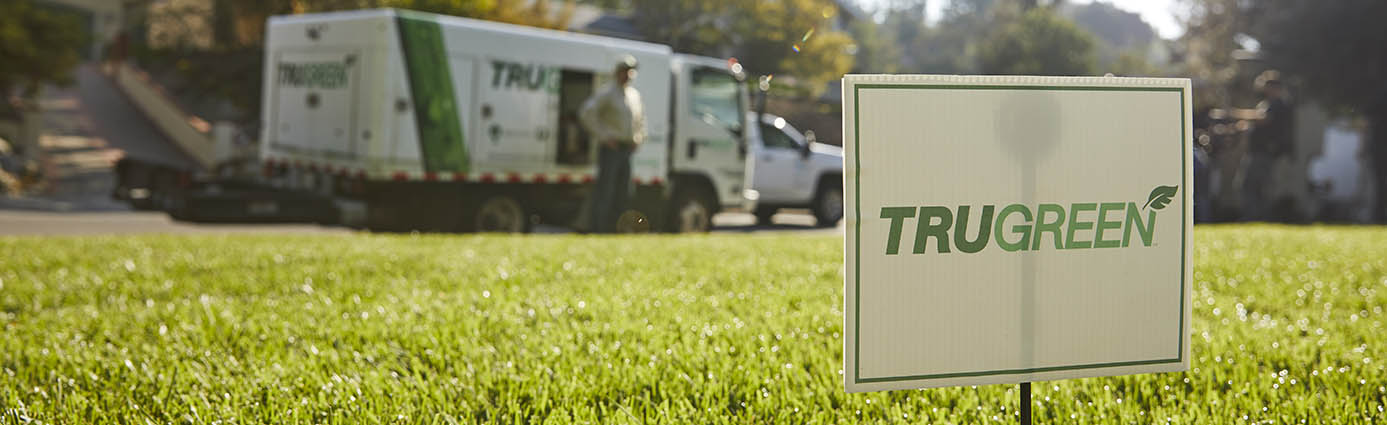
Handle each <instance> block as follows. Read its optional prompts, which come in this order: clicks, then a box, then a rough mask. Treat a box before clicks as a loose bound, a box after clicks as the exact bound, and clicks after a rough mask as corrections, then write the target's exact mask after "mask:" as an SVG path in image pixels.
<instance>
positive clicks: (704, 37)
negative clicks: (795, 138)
mask: <svg viewBox="0 0 1387 425" xmlns="http://www.w3.org/2000/svg"><path fill="white" fill-rule="evenodd" d="M632 1H633V3H634V4H633V7H634V10H635V15H636V23H637V28H638V29H639V30H640V31H641V32H642V33H643V34H644V35H645V36H646V38H647V39H649V40H650V41H654V42H657V43H663V44H668V45H669V46H670V47H671V48H673V49H674V50H675V51H678V52H684V53H693V54H701V55H706V56H718V57H727V56H732V57H736V58H737V59H738V60H739V61H740V62H741V63H742V65H743V66H744V67H746V69H747V71H748V72H750V73H754V74H789V75H793V76H795V77H797V78H799V79H800V80H802V81H803V82H805V83H806V87H807V88H809V89H811V91H812V92H814V93H817V91H818V90H819V89H822V87H823V84H824V83H825V82H828V81H829V80H833V79H837V78H839V77H840V76H841V75H843V74H844V73H846V72H848V70H850V69H852V65H853V54H852V53H853V52H852V48H853V46H854V44H855V43H854V41H853V39H852V38H851V37H850V36H848V35H847V34H846V33H844V32H842V31H837V30H835V29H833V27H832V25H831V23H832V21H831V19H835V18H836V17H837V13H838V11H837V8H836V6H835V5H834V4H833V3H832V2H831V1H828V0H781V1H776V2H766V1H757V0H632Z"/></svg>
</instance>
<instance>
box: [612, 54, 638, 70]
mask: <svg viewBox="0 0 1387 425" xmlns="http://www.w3.org/2000/svg"><path fill="white" fill-rule="evenodd" d="M639 65H640V64H639V63H637V62H636V57H635V56H631V55H621V58H620V59H617V61H616V70H617V71H625V70H629V69H636V68H638V67H639Z"/></svg>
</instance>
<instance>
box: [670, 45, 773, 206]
mask: <svg viewBox="0 0 1387 425" xmlns="http://www.w3.org/2000/svg"><path fill="white" fill-rule="evenodd" d="M671 69H672V71H673V76H672V78H673V80H674V88H675V89H674V96H673V97H672V98H671V99H670V101H671V106H670V110H671V113H672V114H673V117H674V119H673V121H674V122H673V125H672V127H673V130H672V133H673V135H674V137H671V138H670V142H669V143H670V149H669V156H668V158H669V161H670V164H669V169H670V170H671V173H670V174H671V176H670V177H671V180H672V183H673V187H672V189H673V192H674V193H672V194H671V203H670V204H669V205H670V209H671V211H670V219H671V220H673V221H672V223H673V224H674V225H675V228H678V229H680V230H681V231H701V230H706V229H707V228H709V227H711V225H712V216H713V214H716V213H718V212H721V211H727V210H741V211H751V210H752V209H753V208H754V205H755V201H754V200H752V199H749V198H748V197H747V196H746V195H747V194H748V193H750V192H748V189H750V188H749V187H748V184H747V183H748V180H747V177H748V176H750V175H751V169H752V167H753V164H751V162H750V161H748V158H749V155H748V153H749V150H750V149H751V146H750V140H751V137H752V133H753V132H754V131H755V129H754V127H755V126H754V125H749V123H751V121H748V120H747V115H746V111H747V109H748V106H749V105H750V100H749V99H750V97H749V94H748V93H747V86H746V84H745V83H744V80H745V74H743V72H742V70H741V65H740V64H738V63H736V61H734V60H728V61H724V60H719V59H714V58H708V57H701V56H692V55H682V54H676V55H674V58H673V61H672V63H671Z"/></svg>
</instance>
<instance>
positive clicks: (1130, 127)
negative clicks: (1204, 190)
mask: <svg viewBox="0 0 1387 425" xmlns="http://www.w3.org/2000/svg"><path fill="white" fill-rule="evenodd" d="M1189 90H1190V88H1189V80H1185V79H1149V78H1136V79H1134V78H1111V77H1107V78H1080V77H980V76H890V75H875V76H867V75H862V76H859V75H849V76H847V77H845V78H844V79H843V111H844V123H843V124H844V126H843V132H844V134H843V139H844V146H843V147H844V153H845V157H844V161H845V167H844V189H845V199H844V200H845V201H846V205H847V206H848V208H847V217H846V218H847V224H848V226H847V231H846V235H845V236H846V243H845V247H846V250H845V251H846V256H845V257H846V258H845V259H846V264H845V265H846V271H847V273H845V277H844V286H845V287H844V294H845V297H844V301H845V306H844V310H843V311H844V313H845V314H844V322H845V323H844V329H846V332H845V341H844V353H843V372H844V373H843V375H844V385H845V387H846V389H847V390H848V391H854V392H856V391H875V390H890V389H907V388H929V387H944V386H957V385H981V384H1000V383H1017V382H1029V381H1040V380H1053V379H1068V378H1083V377H1096V376H1110V375H1122V374H1132V373H1152V372H1171V371H1179V370H1185V369H1187V368H1188V366H1189V322H1190V320H1189V316H1190V309H1189V305H1190V303H1189V302H1188V299H1189V296H1190V292H1191V291H1190V289H1189V286H1190V280H1191V274H1192V271H1191V266H1190V265H1191V264H1192V262H1191V261H1190V243H1191V242H1190V241H1191V238H1190V233H1191V229H1192V227H1191V223H1192V221H1191V220H1190V215H1191V213H1192V207H1191V202H1192V197H1191V194H1190V193H1189V190H1188V189H1187V188H1189V187H1190V186H1189V184H1190V179H1191V176H1190V170H1191V167H1190V165H1189V164H1190V163H1191V161H1192V143H1191V138H1190V133H1191V131H1190V129H1189V123H1190V119H1189V111H1190V107H1189V100H1190V98H1191V96H1190V92H1189Z"/></svg>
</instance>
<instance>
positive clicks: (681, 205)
mask: <svg viewBox="0 0 1387 425" xmlns="http://www.w3.org/2000/svg"><path fill="white" fill-rule="evenodd" d="M673 206H674V208H673V209H672V210H671V211H670V212H671V213H672V214H671V215H672V217H671V218H670V221H669V223H670V226H671V228H672V229H673V230H674V231H675V232H677V233H706V232H708V230H711V229H712V228H713V206H712V203H711V202H709V201H708V198H707V197H706V196H702V194H701V193H700V192H699V191H694V190H681V191H678V192H677V193H675V195H674V204H673Z"/></svg>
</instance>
